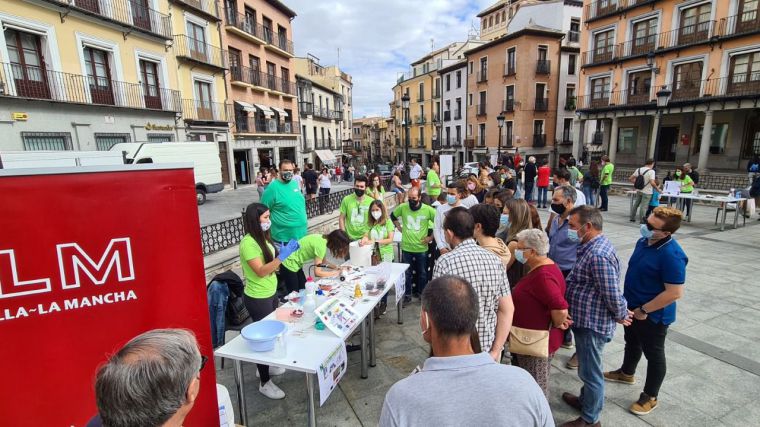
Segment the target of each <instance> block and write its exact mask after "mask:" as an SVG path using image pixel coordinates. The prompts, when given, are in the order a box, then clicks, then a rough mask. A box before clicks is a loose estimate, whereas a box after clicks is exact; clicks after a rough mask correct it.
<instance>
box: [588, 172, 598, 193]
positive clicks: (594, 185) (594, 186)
mask: <svg viewBox="0 0 760 427" xmlns="http://www.w3.org/2000/svg"><path fill="white" fill-rule="evenodd" d="M589 176H590V177H591V188H592V189H594V190H598V189H599V187H600V186H601V185H600V183H599V178H597V177H596V176H594V175H589Z"/></svg>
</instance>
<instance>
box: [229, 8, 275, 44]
mask: <svg viewBox="0 0 760 427" xmlns="http://www.w3.org/2000/svg"><path fill="white" fill-rule="evenodd" d="M224 18H225V21H226V22H227V25H229V26H231V27H235V28H237V29H238V30H240V31H242V32H244V33H246V34H248V35H251V36H253V37H256V38H257V39H259V40H261V41H266V39H265V36H264V33H265V30H264V26H263V25H261V24H259V23H258V22H256V21H255V20H254V18H253V16H252V15H245V14H242V13H239V12H238V11H237V10H234V9H230V8H226V9H224Z"/></svg>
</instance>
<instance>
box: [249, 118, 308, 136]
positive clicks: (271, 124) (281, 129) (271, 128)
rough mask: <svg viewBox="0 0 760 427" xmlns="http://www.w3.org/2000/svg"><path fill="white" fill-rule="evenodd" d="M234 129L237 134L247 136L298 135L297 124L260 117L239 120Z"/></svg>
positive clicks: (298, 127)
mask: <svg viewBox="0 0 760 427" xmlns="http://www.w3.org/2000/svg"><path fill="white" fill-rule="evenodd" d="M235 129H236V132H237V133H249V134H272V135H298V134H299V133H300V130H299V129H300V125H299V123H298V122H288V121H278V120H277V119H262V118H261V117H247V118H245V119H243V120H239V121H237V122H236V123H235Z"/></svg>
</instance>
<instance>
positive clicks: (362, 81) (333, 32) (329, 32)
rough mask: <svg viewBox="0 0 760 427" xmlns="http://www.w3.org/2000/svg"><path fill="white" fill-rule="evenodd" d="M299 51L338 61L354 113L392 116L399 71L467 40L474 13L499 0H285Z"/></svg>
mask: <svg viewBox="0 0 760 427" xmlns="http://www.w3.org/2000/svg"><path fill="white" fill-rule="evenodd" d="M284 3H285V4H287V5H288V7H290V8H291V9H293V10H294V11H295V12H296V13H297V14H298V16H296V18H295V20H294V21H293V43H294V44H295V49H296V54H297V55H298V56H306V54H307V53H310V54H312V55H314V56H316V57H318V58H319V60H320V61H319V62H320V64H321V65H325V66H328V65H333V64H337V63H338V48H340V68H341V69H342V70H343V71H345V72H347V73H349V74H351V75H352V76H353V82H354V96H353V108H354V117H355V118H359V117H363V116H379V115H386V116H387V115H388V114H389V110H388V103H389V102H390V101H392V99H393V92H392V90H391V88H392V87H393V86H394V85H395V82H396V77H397V75H398V73H399V72H403V71H407V70H408V69H409V63H410V62H412V61H414V60H416V59H418V58H420V57H422V56H424V55H425V54H426V53H427V52H429V51H430V39H433V40H434V43H435V48H436V49H438V48H441V47H443V46H445V45H446V44H449V43H451V42H454V41H464V40H466V39H467V33H468V31H469V30H470V28H471V27H472V25H473V23H474V24H475V25H476V26H477V25H478V23H479V21H478V20H477V18H476V17H475V15H476V14H477V13H478V12H479V11H480V10H482V9H484V8H485V7H487V6H489V5H491V4H493V3H495V0H284Z"/></svg>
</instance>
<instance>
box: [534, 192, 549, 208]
mask: <svg viewBox="0 0 760 427" xmlns="http://www.w3.org/2000/svg"><path fill="white" fill-rule="evenodd" d="M548 190H549V187H538V197H537V198H536V203H538V204H539V205H541V206H544V207H546V201H547V194H548V192H549V191H548Z"/></svg>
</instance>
